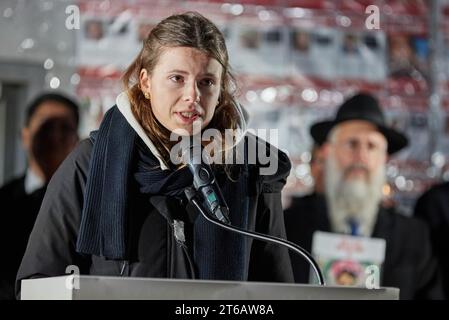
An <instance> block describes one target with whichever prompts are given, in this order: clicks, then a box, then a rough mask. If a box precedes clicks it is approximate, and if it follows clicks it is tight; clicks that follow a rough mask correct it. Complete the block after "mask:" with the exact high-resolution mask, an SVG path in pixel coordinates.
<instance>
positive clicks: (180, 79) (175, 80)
mask: <svg viewBox="0 0 449 320" xmlns="http://www.w3.org/2000/svg"><path fill="white" fill-rule="evenodd" d="M170 80H171V81H173V82H181V81H182V77H181V76H176V75H175V76H171V77H170Z"/></svg>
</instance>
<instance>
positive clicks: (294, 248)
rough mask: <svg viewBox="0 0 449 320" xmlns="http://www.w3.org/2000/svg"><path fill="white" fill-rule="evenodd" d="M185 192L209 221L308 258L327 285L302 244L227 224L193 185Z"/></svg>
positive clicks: (316, 273)
mask: <svg viewBox="0 0 449 320" xmlns="http://www.w3.org/2000/svg"><path fill="white" fill-rule="evenodd" d="M185 194H186V196H187V200H188V201H189V202H190V203H192V204H193V205H194V206H195V207H196V208H197V209H198V210H199V211H200V213H201V215H202V216H203V217H204V218H205V219H206V220H207V221H209V222H212V223H213V224H215V225H217V226H219V227H221V228H224V229H227V230H230V231H232V232H237V233H240V234H242V235H244V236H248V237H252V238H254V239H257V240H262V241H265V242H271V243H275V244H279V245H283V246H286V247H287V248H288V249H290V250H292V251H294V252H295V253H297V254H299V255H301V256H302V257H303V258H304V259H306V260H307V262H309V264H310V265H311V266H312V268H313V271H314V272H315V275H316V277H317V279H318V282H319V284H320V285H322V286H324V285H325V281H324V277H323V274H322V273H321V270H320V268H319V266H318V263H317V262H316V261H315V259H314V258H313V257H312V256H311V255H310V254H309V253H308V252H307V251H306V250H305V249H303V248H301V247H300V246H298V245H297V244H295V243H293V242H291V241H288V240H284V239H281V238H278V237H274V236H270V235H267V234H262V233H259V232H252V231H248V230H245V229H242V228H239V227H235V226H232V225H228V224H225V223H223V222H221V221H219V220H218V219H213V218H211V217H210V216H209V215H208V214H207V213H206V212H205V211H204V210H203V209H204V208H203V206H202V205H201V203H200V202H198V199H197V191H196V190H195V189H194V188H192V187H188V188H186V189H185Z"/></svg>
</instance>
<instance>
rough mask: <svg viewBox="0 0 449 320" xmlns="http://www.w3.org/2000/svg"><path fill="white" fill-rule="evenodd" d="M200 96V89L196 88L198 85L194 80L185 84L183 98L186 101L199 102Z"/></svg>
mask: <svg viewBox="0 0 449 320" xmlns="http://www.w3.org/2000/svg"><path fill="white" fill-rule="evenodd" d="M200 96H201V93H200V90H199V89H198V85H197V83H196V81H195V82H192V83H190V84H188V85H186V88H185V93H184V100H185V101H186V102H191V103H194V102H196V103H198V102H200Z"/></svg>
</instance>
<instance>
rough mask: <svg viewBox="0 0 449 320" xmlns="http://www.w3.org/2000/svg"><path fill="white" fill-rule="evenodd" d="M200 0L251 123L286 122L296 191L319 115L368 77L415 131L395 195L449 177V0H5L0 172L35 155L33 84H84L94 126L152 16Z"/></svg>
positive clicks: (406, 199)
mask: <svg viewBox="0 0 449 320" xmlns="http://www.w3.org/2000/svg"><path fill="white" fill-rule="evenodd" d="M189 10H193V11H198V12H200V13H202V14H204V15H205V16H206V17H208V18H209V19H211V20H212V21H213V22H214V23H216V24H217V25H218V26H219V27H220V28H221V30H222V31H223V33H224V35H225V37H226V40H227V46H228V49H229V51H230V56H231V65H232V66H233V71H234V73H235V75H236V76H237V79H238V81H239V83H240V84H241V87H242V89H241V92H240V95H239V98H240V101H241V103H242V104H243V105H244V106H245V107H246V108H247V110H248V111H249V113H250V115H251V122H250V123H249V127H250V128H253V129H259V128H262V129H278V132H279V138H278V144H279V147H280V148H281V149H283V150H286V151H288V153H289V156H290V158H291V160H292V162H293V167H292V172H291V175H290V177H289V179H288V184H287V187H286V189H285V193H286V195H289V194H290V195H291V194H295V195H300V194H303V193H305V192H308V191H309V190H310V189H311V188H312V187H313V179H312V177H311V174H310V166H309V163H310V160H311V153H310V150H311V147H312V140H311V137H310V135H309V127H310V125H311V124H312V123H313V122H315V121H317V120H320V119H323V118H327V117H330V116H332V115H333V113H334V111H335V108H336V107H337V106H338V105H339V104H340V103H341V102H343V100H344V98H345V97H347V96H350V95H351V94H353V93H354V92H356V91H359V90H363V91H368V92H370V93H373V94H374V95H376V96H377V97H378V98H379V99H380V101H381V103H382V107H383V108H384V110H385V112H386V114H387V117H388V121H389V123H390V124H391V125H393V126H395V127H396V128H397V129H400V130H403V131H404V132H406V133H407V135H408V136H409V138H410V140H411V144H410V146H409V147H408V148H406V149H405V150H404V151H402V152H400V153H399V154H398V155H396V156H395V157H394V158H393V159H391V161H390V162H389V165H388V170H387V174H388V181H389V185H387V186H385V188H384V193H385V196H386V197H387V198H391V199H392V200H394V201H397V203H398V204H399V205H400V206H401V207H402V209H403V210H404V211H405V212H406V213H408V212H410V209H411V207H412V205H413V204H414V201H415V199H416V197H417V195H419V194H421V193H422V192H423V191H424V190H426V189H427V188H428V187H429V186H430V185H432V184H434V183H435V182H438V181H441V180H449V164H448V161H447V160H448V157H449V94H448V93H447V92H449V91H448V89H449V1H447V0H444V1H443V0H439V1H437V0H435V1H425V0H421V1H420V0H415V1H413V0H394V1H386V0H385V1H383V0H370V1H368V0H339V1H327V0H319V1H311V0H258V1H257V0H241V1H218V0H215V1H168V0H167V1H162V0H160V1H156V0H153V1H152V0H123V1H115V0H97V1H85V0H79V1H69V0H33V1H31V0H2V1H1V2H0V39H1V40H2V41H1V42H2V45H1V46H0V132H1V133H0V185H1V184H3V183H4V182H5V181H7V180H8V179H9V178H11V177H12V176H14V175H17V174H18V173H20V172H23V170H24V168H25V166H26V163H25V160H26V159H25V156H24V154H23V150H22V149H21V146H20V135H19V133H20V128H21V125H22V123H23V121H24V110H25V106H26V103H27V102H28V101H29V100H30V99H31V98H32V97H33V96H34V95H35V94H37V93H38V92H40V91H41V90H43V89H50V90H52V89H54V90H58V91H63V92H66V93H68V94H70V95H72V96H75V97H76V98H77V99H78V100H79V101H80V102H81V106H82V110H81V127H80V132H79V134H80V136H81V137H86V136H87V135H88V133H89V132H90V131H91V130H94V129H96V128H97V126H98V124H99V122H100V121H101V119H102V116H103V114H104V113H105V111H107V109H108V108H110V107H112V106H113V105H114V104H115V97H116V96H117V94H118V93H120V92H121V91H122V86H121V83H120V76H121V74H122V72H123V71H124V69H125V68H126V66H127V65H129V63H130V62H131V61H132V60H133V58H134V57H135V56H136V55H137V53H138V52H139V50H140V49H141V47H142V40H143V39H145V37H146V35H147V34H148V33H149V32H150V30H151V28H152V27H153V26H154V25H155V24H156V23H157V22H159V21H160V20H161V19H162V18H164V17H166V16H168V15H170V14H173V13H179V12H185V11H189Z"/></svg>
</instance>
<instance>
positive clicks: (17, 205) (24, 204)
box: [0, 176, 46, 299]
mask: <svg viewBox="0 0 449 320" xmlns="http://www.w3.org/2000/svg"><path fill="white" fill-rule="evenodd" d="M45 190H46V187H42V188H40V189H38V190H36V191H34V192H33V193H31V194H27V193H26V192H25V177H24V176H23V177H20V178H18V179H15V180H13V181H11V182H9V183H8V184H6V185H5V186H3V187H2V188H1V189H0V204H1V210H0V212H1V223H0V252H1V256H2V261H1V263H0V299H15V293H14V286H15V279H16V274H17V270H18V269H19V266H20V262H21V261H22V256H23V254H24V252H25V249H26V245H27V242H28V237H29V235H30V233H31V230H32V229H33V226H34V222H35V220H36V217H37V214H38V212H39V208H40V206H41V203H42V199H43V198H44V194H45Z"/></svg>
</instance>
